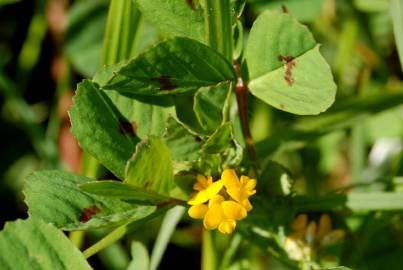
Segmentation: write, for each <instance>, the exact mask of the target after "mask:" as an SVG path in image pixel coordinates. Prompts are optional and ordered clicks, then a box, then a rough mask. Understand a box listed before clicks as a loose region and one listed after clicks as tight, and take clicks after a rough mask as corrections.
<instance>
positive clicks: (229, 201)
mask: <svg viewBox="0 0 403 270" xmlns="http://www.w3.org/2000/svg"><path fill="white" fill-rule="evenodd" d="M255 188H256V180H255V179H250V178H249V177H247V176H244V175H242V176H241V179H239V178H238V176H237V175H236V173H235V171H234V170H231V169H226V170H224V171H223V173H222V174H221V179H219V180H217V181H215V182H213V178H212V177H211V176H209V177H205V176H202V175H198V176H197V183H195V184H194V186H193V189H194V190H195V191H197V193H196V194H194V196H193V197H192V198H191V199H190V200H189V201H188V204H190V205H191V207H190V208H189V211H188V213H189V216H191V217H192V218H195V219H203V224H204V227H205V228H206V229H208V230H213V229H216V228H218V230H219V231H220V232H221V233H225V234H229V233H232V232H233V231H234V229H235V227H236V222H237V221H239V220H241V219H244V218H245V217H246V216H247V213H248V212H249V211H251V210H252V205H251V203H250V201H249V197H250V196H252V195H253V194H255V193H256V190H255Z"/></svg>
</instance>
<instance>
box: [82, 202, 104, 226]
mask: <svg viewBox="0 0 403 270" xmlns="http://www.w3.org/2000/svg"><path fill="white" fill-rule="evenodd" d="M100 212H101V209H99V208H98V207H97V206H96V205H92V206H90V207H87V208H84V209H83V213H82V215H81V216H80V221H81V222H84V223H85V222H87V221H88V220H90V219H91V217H92V216H94V215H96V214H98V213H100Z"/></svg>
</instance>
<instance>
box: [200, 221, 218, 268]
mask: <svg viewBox="0 0 403 270" xmlns="http://www.w3.org/2000/svg"><path fill="white" fill-rule="evenodd" d="M216 268H217V258H216V251H215V248H214V242H213V237H212V232H211V231H208V230H204V229H203V246H202V267H201V269H202V270H216Z"/></svg>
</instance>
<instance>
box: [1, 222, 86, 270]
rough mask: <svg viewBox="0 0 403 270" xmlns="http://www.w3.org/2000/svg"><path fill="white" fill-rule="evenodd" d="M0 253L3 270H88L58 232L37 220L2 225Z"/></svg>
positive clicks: (70, 244)
mask: <svg viewBox="0 0 403 270" xmlns="http://www.w3.org/2000/svg"><path fill="white" fill-rule="evenodd" d="M0 251H1V252H0V268H1V269H4V270H8V269H9V270H11V269H21V270H23V269H32V270H53V269H65V270H68V269H76V270H86V269H92V268H91V267H90V265H89V264H88V263H87V261H86V260H85V258H84V256H83V254H82V253H81V252H80V251H79V250H78V249H77V248H76V247H75V246H74V245H73V244H72V243H71V242H70V241H69V240H68V239H67V238H66V236H65V235H64V234H63V233H62V232H61V231H59V230H58V229H56V228H55V227H54V226H52V225H50V224H47V223H45V222H43V221H41V220H39V219H33V218H29V219H27V220H17V221H13V222H8V223H6V225H5V227H4V230H3V231H1V232H0Z"/></svg>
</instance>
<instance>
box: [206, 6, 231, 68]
mask: <svg viewBox="0 0 403 270" xmlns="http://www.w3.org/2000/svg"><path fill="white" fill-rule="evenodd" d="M204 19H205V24H206V28H205V29H206V40H207V44H208V45H209V46H210V47H211V48H213V49H214V50H216V51H217V52H219V53H221V54H222V55H223V56H224V57H225V58H226V59H227V60H228V61H229V62H230V63H231V62H232V21H231V7H230V1H229V0H219V1H217V0H205V9H204Z"/></svg>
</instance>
